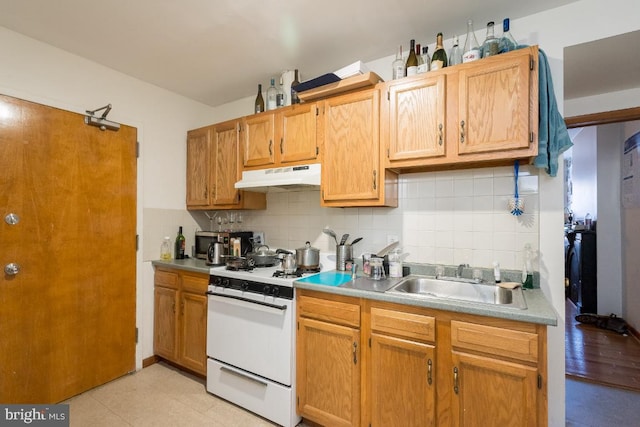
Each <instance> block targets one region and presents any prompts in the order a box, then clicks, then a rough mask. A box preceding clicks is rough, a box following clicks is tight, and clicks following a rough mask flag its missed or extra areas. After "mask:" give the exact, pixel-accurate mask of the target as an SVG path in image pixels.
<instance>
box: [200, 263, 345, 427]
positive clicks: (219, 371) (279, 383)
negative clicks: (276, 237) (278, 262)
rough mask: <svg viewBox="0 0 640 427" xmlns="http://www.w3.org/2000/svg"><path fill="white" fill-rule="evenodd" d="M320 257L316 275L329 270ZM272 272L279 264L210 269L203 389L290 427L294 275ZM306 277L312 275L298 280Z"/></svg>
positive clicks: (292, 418) (295, 417)
mask: <svg viewBox="0 0 640 427" xmlns="http://www.w3.org/2000/svg"><path fill="white" fill-rule="evenodd" d="M320 258H321V263H320V270H321V271H324V270H332V269H334V266H335V258H333V260H332V259H331V256H330V255H324V256H323V254H321V257H320ZM323 261H324V262H323ZM324 266H329V268H326V267H324ZM278 272H280V273H281V272H282V271H281V270H280V267H279V266H276V267H256V268H254V269H253V270H250V271H243V270H240V271H233V270H227V269H226V268H225V267H214V268H211V270H210V278H209V289H208V292H207V295H208V315H207V357H208V359H207V391H208V392H210V393H213V394H215V395H217V396H220V397H222V398H224V399H227V400H229V401H231V402H233V403H235V404H237V405H238V406H241V407H243V408H245V409H247V410H249V411H252V412H255V413H256V414H258V415H261V416H263V417H265V418H267V419H269V420H271V421H273V422H275V423H278V424H280V425H282V426H286V427H289V426H291V427H293V426H295V425H297V424H298V422H299V421H300V417H299V416H298V415H297V414H296V405H295V397H296V395H295V364H296V363H295V360H296V359H295V327H294V325H295V318H296V316H295V308H296V304H295V292H294V288H293V282H294V281H295V280H297V279H298V278H299V277H274V274H276V275H277V274H278ZM310 274H315V273H306V274H305V273H303V276H304V277H308V276H309V275H310Z"/></svg>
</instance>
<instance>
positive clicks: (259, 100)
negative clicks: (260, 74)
mask: <svg viewBox="0 0 640 427" xmlns="http://www.w3.org/2000/svg"><path fill="white" fill-rule="evenodd" d="M263 111H264V98H263V97H262V85H261V84H258V95H257V96H256V102H255V108H254V111H253V112H254V113H256V114H257V113H262V112H263ZM180 228H182V227H180Z"/></svg>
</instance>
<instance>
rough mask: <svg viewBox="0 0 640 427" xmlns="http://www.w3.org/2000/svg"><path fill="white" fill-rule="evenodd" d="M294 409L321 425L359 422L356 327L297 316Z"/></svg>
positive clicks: (352, 424) (358, 332)
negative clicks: (295, 405)
mask: <svg viewBox="0 0 640 427" xmlns="http://www.w3.org/2000/svg"><path fill="white" fill-rule="evenodd" d="M296 345H297V363H298V365H297V374H296V375H297V389H298V390H297V393H298V403H297V405H298V406H297V408H298V413H299V414H300V415H302V416H303V417H305V418H308V419H310V420H311V421H314V422H316V423H319V424H321V425H325V426H336V427H339V426H357V425H359V424H360V363H361V361H360V358H361V351H360V349H359V347H358V346H359V345H360V331H359V330H357V329H354V328H349V327H346V326H340V325H335V324H332V323H327V322H321V321H317V320H313V319H307V318H299V320H298V338H297V344H296Z"/></svg>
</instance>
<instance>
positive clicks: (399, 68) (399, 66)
mask: <svg viewBox="0 0 640 427" xmlns="http://www.w3.org/2000/svg"><path fill="white" fill-rule="evenodd" d="M391 68H392V69H393V71H392V77H393V80H396V79H401V78H403V77H404V75H405V68H404V61H403V60H402V45H400V47H398V53H396V59H395V60H394V61H393V63H392V64H391Z"/></svg>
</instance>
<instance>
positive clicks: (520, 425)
mask: <svg viewBox="0 0 640 427" xmlns="http://www.w3.org/2000/svg"><path fill="white" fill-rule="evenodd" d="M452 361H453V366H454V369H455V370H457V372H456V371H454V372H452V373H451V374H452V375H453V376H454V387H455V386H456V385H457V392H456V391H455V388H454V393H453V394H452V396H453V414H454V425H456V426H468V427H472V426H486V427H509V426H513V427H535V426H537V425H538V418H537V378H538V372H537V369H536V368H535V367H531V366H527V365H523V364H519V363H513V362H507V361H503V360H499V359H494V358H489V357H482V356H476V355H471V354H466V353H458V352H453V355H452Z"/></svg>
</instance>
